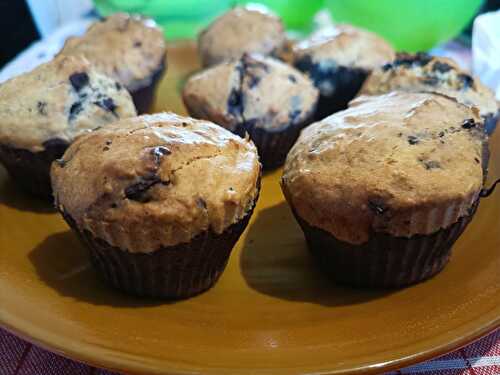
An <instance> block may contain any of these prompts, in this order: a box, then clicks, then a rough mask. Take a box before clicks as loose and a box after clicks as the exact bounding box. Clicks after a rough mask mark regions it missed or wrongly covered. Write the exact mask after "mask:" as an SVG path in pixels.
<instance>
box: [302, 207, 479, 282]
mask: <svg viewBox="0 0 500 375" xmlns="http://www.w3.org/2000/svg"><path fill="white" fill-rule="evenodd" d="M478 204H479V202H476V203H475V204H474V206H473V207H471V211H470V214H469V215H467V216H465V217H462V218H461V219H460V220H459V221H457V222H456V223H455V224H453V225H451V226H449V227H448V228H445V229H441V230H439V231H437V232H436V233H433V234H430V235H414V236H412V237H409V238H406V237H395V236H391V235H389V234H385V233H373V234H372V235H371V236H370V239H369V241H368V242H366V243H364V244H361V245H353V244H350V243H347V242H343V241H340V240H338V239H336V238H335V237H334V236H333V235H331V234H329V233H328V232H326V231H324V230H322V229H319V228H316V227H313V226H311V225H309V224H308V223H307V222H306V221H305V220H303V219H301V218H300V217H299V216H298V215H297V214H295V217H296V218H297V221H298V222H299V224H300V226H301V227H302V230H303V231H304V235H305V237H306V241H307V244H308V247H309V250H310V252H311V254H312V255H313V257H314V258H315V259H316V261H317V263H318V265H319V267H320V268H322V269H323V270H324V271H325V272H326V273H327V274H328V275H329V276H331V277H332V278H333V279H334V280H335V281H336V282H338V283H340V284H346V285H350V286H356V287H370V288H395V287H403V286H406V285H411V284H415V283H418V282H420V281H423V280H426V279H428V278H430V277H432V276H434V275H436V274H437V273H438V272H440V271H441V270H442V269H443V268H444V266H445V265H446V264H447V263H448V260H449V259H450V256H451V250H452V246H453V244H454V243H455V241H456V240H457V239H458V238H459V237H460V235H461V234H462V233H463V231H464V230H465V228H466V227H467V225H468V224H469V223H470V221H471V220H472V217H473V216H474V213H475V212H476V209H477V206H478Z"/></svg>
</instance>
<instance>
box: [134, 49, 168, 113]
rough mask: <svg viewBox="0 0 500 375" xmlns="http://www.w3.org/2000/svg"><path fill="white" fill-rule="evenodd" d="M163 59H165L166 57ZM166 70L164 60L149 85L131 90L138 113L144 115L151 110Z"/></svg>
mask: <svg viewBox="0 0 500 375" xmlns="http://www.w3.org/2000/svg"><path fill="white" fill-rule="evenodd" d="M162 61H165V59H163V60H162ZM165 71H166V64H165V63H164V62H163V63H162V64H161V66H160V68H158V70H157V71H156V72H155V73H154V74H153V76H152V78H151V82H150V84H149V85H147V86H144V87H141V88H138V89H136V90H131V91H130V95H131V96H132V100H133V101H134V105H135V108H136V109H137V114H139V115H142V114H143V113H149V112H150V111H151V109H152V106H153V103H154V99H155V92H156V88H157V86H158V83H159V82H160V80H161V79H162V77H163V74H164V73H165Z"/></svg>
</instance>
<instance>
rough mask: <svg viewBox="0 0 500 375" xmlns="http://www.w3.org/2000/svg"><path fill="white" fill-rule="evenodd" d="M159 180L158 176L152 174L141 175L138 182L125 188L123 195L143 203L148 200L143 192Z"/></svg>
mask: <svg viewBox="0 0 500 375" xmlns="http://www.w3.org/2000/svg"><path fill="white" fill-rule="evenodd" d="M160 182H161V179H160V177H158V176H157V175H154V174H153V175H150V176H146V177H142V178H141V179H140V181H139V182H137V183H135V184H133V185H130V186H128V187H127V188H126V189H125V197H126V198H127V199H130V200H133V201H138V202H143V203H145V202H147V201H148V200H149V198H148V197H147V196H146V194H145V193H146V192H147V191H148V190H149V189H150V188H152V187H153V186H154V185H156V184H158V183H160Z"/></svg>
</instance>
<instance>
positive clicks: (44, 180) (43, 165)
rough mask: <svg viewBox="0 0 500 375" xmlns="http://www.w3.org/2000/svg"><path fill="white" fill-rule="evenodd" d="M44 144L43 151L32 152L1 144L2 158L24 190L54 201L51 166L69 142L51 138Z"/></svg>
mask: <svg viewBox="0 0 500 375" xmlns="http://www.w3.org/2000/svg"><path fill="white" fill-rule="evenodd" d="M43 145H44V148H45V149H44V150H43V151H40V152H31V151H28V150H24V149H20V148H14V147H10V146H7V145H1V144H0V160H2V163H3V165H4V166H5V168H6V169H7V172H9V175H10V176H11V177H12V179H13V180H14V181H16V183H17V184H18V185H19V186H20V187H21V188H22V189H23V190H24V191H26V192H28V193H30V194H32V195H34V196H36V197H39V198H42V199H44V200H47V201H52V188H51V186H50V166H51V164H52V162H53V161H54V160H57V159H59V158H60V157H61V156H62V155H63V154H64V151H66V149H67V148H68V146H69V144H68V142H66V141H64V140H62V139H51V140H49V141H46V142H44V144H43Z"/></svg>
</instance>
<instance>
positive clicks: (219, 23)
mask: <svg viewBox="0 0 500 375" xmlns="http://www.w3.org/2000/svg"><path fill="white" fill-rule="evenodd" d="M285 41H286V37H285V32H284V28H283V24H282V23H281V20H280V19H279V18H278V17H277V16H275V15H274V14H273V13H271V12H269V11H267V10H266V9H265V8H262V7H257V6H247V7H236V8H233V9H232V10H230V11H229V12H227V13H224V14H223V15H222V16H220V17H219V18H217V19H216V20H215V21H214V22H213V23H212V24H210V25H209V26H208V27H207V28H206V29H205V30H203V31H202V32H201V33H200V35H199V37H198V51H199V54H200V58H201V60H202V63H203V65H204V66H209V65H214V64H217V63H220V62H222V61H225V60H230V59H235V58H236V59H237V58H239V57H241V56H242V55H243V54H244V53H260V54H263V55H270V54H276V53H279V51H280V50H281V49H282V48H283V46H284V45H285Z"/></svg>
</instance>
